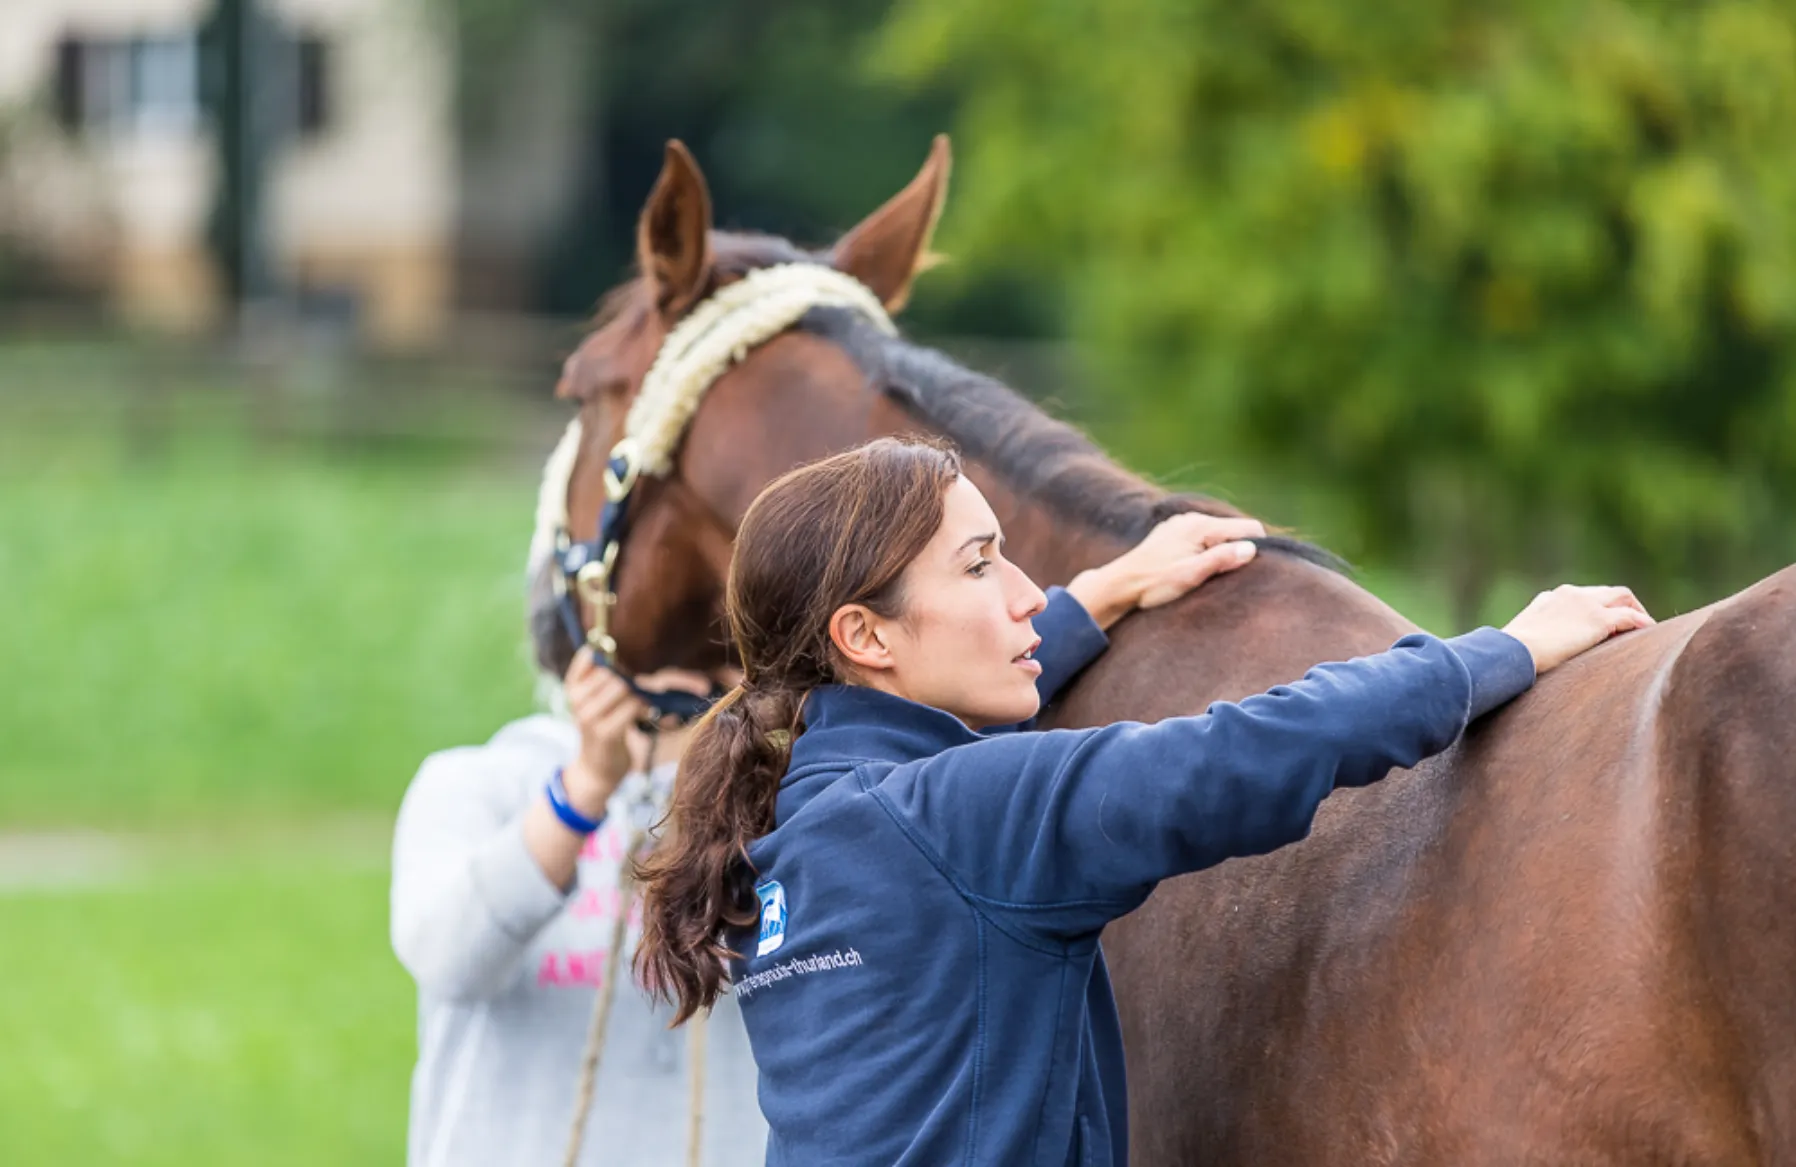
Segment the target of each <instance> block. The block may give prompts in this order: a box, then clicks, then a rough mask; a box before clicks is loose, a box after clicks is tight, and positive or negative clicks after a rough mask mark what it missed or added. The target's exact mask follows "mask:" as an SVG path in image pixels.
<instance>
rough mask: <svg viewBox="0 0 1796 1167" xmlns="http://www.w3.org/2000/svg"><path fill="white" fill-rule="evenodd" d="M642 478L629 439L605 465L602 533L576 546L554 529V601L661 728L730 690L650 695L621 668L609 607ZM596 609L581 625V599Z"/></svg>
mask: <svg viewBox="0 0 1796 1167" xmlns="http://www.w3.org/2000/svg"><path fill="white" fill-rule="evenodd" d="M641 477H642V451H641V449H640V448H639V447H638V446H637V444H636V442H635V441H634V440H633V439H631V438H625V439H624V440H623V441H621V442H619V443H618V444H617V445H616V446H615V447H613V448H612V451H611V456H610V457H609V458H608V459H607V460H606V462H605V505H604V506H603V507H602V508H601V509H600V510H599V524H598V532H597V534H596V535H595V536H594V538H593V539H592V540H591V541H590V542H585V543H580V542H575V541H574V539H573V537H572V536H571V535H570V534H569V533H568V529H567V528H566V527H565V526H563V527H558V528H556V531H555V558H556V562H557V565H558V567H559V568H560V570H559V571H557V572H556V573H555V574H554V575H553V576H552V579H553V580H554V586H555V601H556V605H557V607H558V608H559V610H560V612H561V623H562V626H563V627H564V628H566V629H567V634H568V638H569V639H570V640H571V641H572V642H573V643H574V644H576V645H579V644H582V643H584V644H585V645H587V647H589V648H591V649H592V655H593V660H595V661H597V662H598V664H599V665H600V666H601V667H603V668H606V669H609V670H611V672H613V673H615V674H616V675H617V676H619V677H621V678H623V681H624V684H626V685H628V686H630V691H631V692H632V693H635V694H636V696H638V697H639V698H641V699H642V701H643V703H644V704H646V705H647V706H648V707H649V717H648V721H649V722H650V723H652V724H656V725H659V724H660V723H662V722H664V721H668V720H671V721H673V722H674V723H675V724H676V725H685V724H687V723H689V722H692V721H695V720H697V719H698V718H699V717H701V716H703V715H704V712H705V710H707V709H709V708H710V707H711V706H712V705H713V704H715V703H716V702H717V700H718V699H719V698H720V697H722V696H723V695H724V694H725V693H726V692H728V690H726V689H724V688H723V687H722V686H721V685H717V684H715V683H713V684H712V687H711V692H710V693H709V694H707V695H706V696H703V697H700V696H698V695H697V694H694V693H686V692H682V691H680V690H678V689H671V690H668V691H667V692H664V693H652V692H650V691H649V690H647V689H644V688H643V687H642V686H641V685H638V684H637V683H636V678H635V677H632V676H631V675H630V674H628V673H626V672H624V670H623V669H621V668H619V667H618V664H617V659H616V658H617V641H615V640H613V639H612V638H611V608H612V606H613V605H614V604H616V603H617V592H616V591H615V590H614V588H613V582H614V581H615V580H616V579H617V563H618V559H619V557H620V556H621V555H622V554H623V547H624V537H625V536H626V535H628V534H629V530H630V494H631V492H632V491H634V490H635V488H636V483H637V481H638V480H639V479H640V478H641ZM581 600H585V601H586V603H587V605H588V606H589V607H590V609H591V611H592V626H591V627H589V628H583V627H581V622H580V601H581Z"/></svg>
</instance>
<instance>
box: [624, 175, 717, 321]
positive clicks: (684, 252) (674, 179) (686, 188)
mask: <svg viewBox="0 0 1796 1167" xmlns="http://www.w3.org/2000/svg"><path fill="white" fill-rule="evenodd" d="M710 234H711V196H710V194H709V193H708V192H707V191H706V190H705V176H704V175H703V174H700V173H699V169H698V163H697V162H694V161H693V159H692V155H691V154H690V153H689V152H688V151H687V149H686V147H685V146H684V145H682V144H681V143H680V142H679V141H678V140H672V141H669V142H668V143H667V158H666V160H665V161H663V162H662V164H661V177H659V178H657V179H656V180H655V189H654V190H652V191H650V192H649V200H648V202H646V203H644V204H643V207H642V218H641V219H640V220H638V221H637V224H636V256H637V260H638V262H639V263H640V264H641V266H642V274H643V276H644V278H646V279H647V280H648V281H649V284H650V286H651V287H652V288H653V289H654V293H655V306H656V307H657V308H659V309H660V310H661V312H662V313H663V314H664V315H666V316H669V317H673V316H678V315H680V314H681V313H683V312H685V311H686V309H688V308H690V307H692V305H693V303H694V302H695V301H696V300H697V299H698V298H699V297H700V296H701V295H703V294H704V290H705V279H706V277H707V276H708V275H709V274H710V271H711V246H710Z"/></svg>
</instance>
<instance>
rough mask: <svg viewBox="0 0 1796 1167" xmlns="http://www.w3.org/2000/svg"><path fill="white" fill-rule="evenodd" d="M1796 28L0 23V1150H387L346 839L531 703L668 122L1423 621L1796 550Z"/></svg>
mask: <svg viewBox="0 0 1796 1167" xmlns="http://www.w3.org/2000/svg"><path fill="white" fill-rule="evenodd" d="M1792 125H1796V4H1793V3H1792V2H1791V0H1734V2H1720V3H1697V2H1692V0H1628V2H1617V0H1511V2H1510V3H1508V4H1502V5H1489V4H1473V3H1465V2H1463V0H1409V2H1406V3H1403V4H1398V5H1391V4H1389V3H1377V4H1374V3H1371V2H1370V0H1258V2H1256V3H1254V4H1251V5H1244V4H1241V3H1238V2H1235V0H1227V2H1225V0H1103V2H1101V3H1099V2H1097V0H1092V2H1089V3H1054V4H1041V3H1031V2H1025V0H758V2H757V3H753V4H743V3H725V2H723V0H657V2H653V3H651V2H649V0H5V2H4V4H3V5H0V598H3V599H4V601H5V607H6V613H5V616H4V619H0V661H4V662H5V664H6V666H7V673H8V675H7V678H6V681H5V682H4V684H3V685H0V954H3V956H4V964H3V966H0V967H4V969H5V974H4V976H5V979H4V982H3V984H0V1050H3V1051H4V1056H0V1163H6V1164H39V1163H45V1164H65V1163H66V1164H90V1163H146V1164H149V1163H156V1164H160V1163H169V1164H174V1163H181V1164H212V1163H218V1164H236V1163H244V1162H252V1161H253V1162H256V1163H260V1164H280V1163H293V1164H302V1163H303V1164H317V1163H333V1164H350V1163H393V1162H397V1161H399V1160H400V1159H401V1157H402V1154H403V1149H402V1148H403V1138H404V1124H405V1103H406V1090H407V1073H408V1071H409V1067H410V1062H411V1058H412V1054H413V1028H412V1027H413V1012H412V1010H413V998H412V991H411V985H410V982H409V981H408V980H407V979H406V977H405V975H404V974H403V972H402V971H401V970H400V969H399V967H398V965H397V963H396V962H395V961H394V960H393V958H392V956H391V955H390V952H389V950H388V948H387V943H386V932H385V928H386V869H385V863H386V858H385V850H386V847H387V842H388V832H389V830H390V828H391V822H392V815H393V812H394V810H395V809H396V807H397V803H398V798H399V795H400V793H401V792H402V790H403V789H404V786H405V783H406V782H407V781H408V779H409V778H410V776H411V774H412V772H413V770H414V768H415V766H416V765H417V763H418V761H419V760H420V759H421V758H422V756H423V755H424V754H425V753H427V752H428V751H430V750H433V749H437V748H441V747H444V746H448V745H451V744H456V743H461V742H467V741H473V740H479V739H482V738H484V737H485V736H486V735H487V734H489V733H490V732H491V731H492V730H493V729H494V728H496V727H497V726H498V725H499V724H501V723H502V722H503V721H504V720H505V719H507V718H509V717H512V716H516V715H518V714H520V713H522V712H525V711H526V710H527V709H528V708H529V707H530V704H531V678H530V673H529V670H528V667H527V664H526V655H525V652H524V649H523V635H522V633H523V627H522V621H521V615H522V600H521V578H520V577H521V569H522V560H523V554H524V548H525V545H526V542H527V540H528V524H529V517H530V514H531V505H532V501H533V491H534V487H535V480H536V476H537V473H538V470H539V468H540V465H541V462H542V460H543V458H544V457H545V456H546V454H547V451H548V449H549V447H550V445H551V444H552V442H553V438H554V436H555V434H556V433H557V432H558V431H559V429H560V427H561V426H562V424H563V423H564V422H565V420H566V418H567V411H566V409H565V407H563V406H561V405H560V404H558V403H556V402H554V401H553V400H552V398H551V388H552V386H553V383H554V378H555V373H556V370H557V368H558V365H559V362H560V360H561V358H562V357H563V356H564V355H565V354H566V353H567V352H568V351H569V350H570V349H571V347H572V346H573V344H574V343H575V342H576V341H577V339H578V337H579V336H580V334H581V326H582V321H583V319H585V318H586V317H587V316H588V315H589V314H590V312H591V310H592V308H593V306H594V305H595V303H596V302H597V300H598V298H599V297H600V295H601V294H602V293H603V292H604V291H605V290H606V289H607V288H609V287H611V286H612V285H614V284H615V283H617V282H618V281H619V280H620V279H622V278H624V277H625V276H626V275H627V274H628V269H629V265H630V261H631V258H632V254H631V248H632V241H633V237H634V236H633V232H634V222H635V216H636V212H637V210H638V208H639V207H640V205H641V202H642V200H643V198H644V196H645V195H646V193H647V191H648V189H649V186H650V185H651V183H652V181H653V179H654V176H655V173H656V171H657V169H658V167H659V165H660V159H661V152H662V146H663V143H664V142H665V140H666V139H668V138H669V137H679V138H681V139H683V140H684V141H685V142H686V143H687V144H688V145H690V146H691V147H692V148H693V150H694V152H695V153H696V155H697V156H698V158H699V160H700V162H701V164H702V165H703V167H704V168H705V171H706V174H707V176H708V178H709V181H710V184H711V189H712V196H713V200H714V203H715V207H716V210H717V215H718V222H719V225H721V226H727V227H739V228H741V227H747V228H758V229H764V230H770V231H775V232H778V233H782V234H786V235H789V236H791V237H793V238H795V239H796V240H798V241H800V242H802V243H806V244H813V245H815V244H824V243H827V242H829V241H830V240H832V239H833V238H834V237H835V235H836V234H837V233H838V232H840V231H841V230H843V229H844V228H846V227H848V226H850V225H852V224H853V223H854V222H856V221H857V220H858V219H859V218H860V217H861V216H862V215H864V214H865V213H867V212H868V211H869V210H871V209H872V208H873V207H875V206H877V205H878V204H879V203H880V202H882V201H883V200H884V199H885V198H886V197H888V196H889V195H890V194H892V193H893V192H895V191H896V190H897V189H898V188H899V187H900V186H902V185H903V183H904V182H905V181H907V180H908V179H909V177H910V176H911V175H912V174H913V173H914V172H915V170H916V168H917V167H918V166H919V165H920V163H921V162H922V159H923V157H924V154H925V151H926V149H927V146H928V142H929V139H930V137H931V135H932V134H933V133H935V132H937V131H938V130H949V131H951V132H952V133H953V135H954V145H955V154H956V168H955V173H954V183H953V187H952V191H951V195H950V199H949V204H948V208H947V212H946V215H945V217H944V219H943V222H942V227H941V231H940V234H939V235H938V237H937V245H938V248H939V249H940V250H943V251H945V252H946V253H947V254H948V255H949V256H951V257H952V262H951V263H949V264H948V265H946V266H945V267H942V268H939V269H937V270H936V271H933V272H932V273H930V274H929V275H928V276H927V277H926V278H924V279H923V280H922V281H921V283H920V285H919V288H918V292H917V296H916V298H915V300H914V302H913V305H912V307H911V308H910V309H909V311H908V312H907V314H906V317H905V323H906V325H907V327H908V328H909V329H910V330H911V332H912V333H913V335H916V336H918V337H921V338H922V339H924V340H926V341H928V342H929V343H933V344H937V345H940V346H942V347H944V348H947V349H948V350H950V351H951V352H954V353H955V354H957V355H959V356H960V357H962V359H964V360H965V361H967V362H968V363H970V364H972V365H974V366H976V367H979V368H982V369H985V370H987V371H991V372H994V373H997V374H999V375H1001V376H1003V377H1005V378H1006V379H1007V380H1009V381H1010V383H1012V384H1013V385H1015V386H1017V387H1018V388H1019V389H1021V390H1023V391H1024V392H1026V393H1029V394H1030V395H1032V396H1034V397H1036V398H1037V399H1039V400H1042V401H1043V402H1045V403H1047V404H1048V406H1049V408H1050V409H1052V410H1053V411H1054V412H1056V413H1057V414H1059V415H1061V416H1064V417H1068V418H1071V419H1073V420H1076V421H1077V422H1079V423H1080V424H1082V425H1084V426H1086V427H1087V428H1088V429H1089V430H1090V431H1091V432H1092V433H1093V434H1094V436H1096V437H1097V438H1098V439H1099V440H1100V441H1101V442H1103V443H1104V444H1105V445H1106V446H1107V447H1108V448H1109V449H1111V450H1112V451H1113V452H1114V453H1115V454H1116V456H1117V457H1118V458H1119V460H1121V461H1122V462H1124V463H1125V464H1127V465H1129V466H1130V467H1132V468H1134V469H1136V470H1138V471H1140V472H1142V473H1144V474H1146V475H1148V476H1150V477H1152V478H1154V479H1155V480H1156V481H1159V482H1162V483H1164V484H1166V485H1168V486H1176V487H1182V488H1193V489H1201V490H1206V491H1209V492H1212V493H1215V494H1218V495H1221V496H1223V497H1226V498H1229V499H1231V500H1233V501H1235V502H1236V503H1238V504H1239V505H1241V506H1243V507H1245V508H1246V509H1248V510H1250V511H1252V512H1253V513H1255V514H1257V515H1259V516H1261V517H1264V518H1266V519H1268V520H1269V521H1272V522H1276V523H1280V524H1284V525H1287V526H1290V527H1293V528H1295V529H1296V530H1297V531H1299V532H1300V533H1301V534H1303V535H1305V536H1307V537H1309V538H1311V539H1314V540H1316V541H1318V542H1321V543H1323V544H1325V545H1327V546H1329V547H1331V548H1333V549H1334V550H1336V551H1338V552H1340V553H1342V554H1343V555H1345V556H1346V557H1348V558H1349V559H1350V560H1351V561H1353V562H1354V563H1355V564H1356V565H1357V566H1358V567H1359V568H1360V569H1361V573H1362V574H1361V578H1362V580H1363V581H1364V582H1365V583H1366V584H1367V586H1369V587H1371V588H1372V589H1373V590H1374V591H1377V592H1378V593H1379V594H1381V595H1383V596H1385V597H1386V598H1387V599H1389V600H1390V601H1391V602H1392V603H1394V604H1396V605H1397V606H1398V607H1399V608H1400V609H1401V610H1403V611H1405V612H1406V613H1408V614H1409V615H1410V616H1411V617H1412V618H1413V619H1415V620H1416V621H1417V622H1419V623H1420V624H1422V625H1423V626H1425V627H1428V628H1430V629H1432V630H1434V631H1439V632H1452V631H1458V630H1461V629H1463V628H1465V627H1469V626H1471V625H1473V624H1475V623H1477V622H1479V621H1481V620H1491V619H1501V618H1504V617H1506V616H1508V615H1509V614H1511V613H1512V612H1513V611H1514V610H1515V609H1516V608H1517V607H1519V606H1520V604H1521V603H1522V602H1523V601H1524V600H1525V598H1526V597H1527V596H1528V595H1530V594H1532V592H1534V591H1536V590H1538V589H1539V588H1541V587H1544V586H1548V585H1550V584H1553V583H1557V582H1560V581H1562V580H1568V579H1570V580H1582V581H1587V582H1596V581H1622V582H1628V583H1631V584H1633V585H1634V586H1635V587H1636V589H1637V590H1638V591H1639V592H1640V594H1641V595H1642V596H1643V598H1644V599H1645V600H1646V601H1647V603H1648V604H1649V606H1650V607H1652V608H1653V609H1654V610H1655V611H1656V612H1657V613H1658V614H1660V615H1662V616H1663V615H1669V614H1671V613H1673V612H1676V611H1681V610H1687V609H1689V608H1691V607H1695V606H1699V605H1701V604H1704V603H1707V602H1710V601H1712V600H1715V599H1718V598H1720V597H1722V596H1723V595H1726V594H1728V593H1729V592H1731V591H1733V590H1736V589H1738V588H1739V587H1742V586H1744V585H1746V584H1747V583H1749V582H1751V581H1752V580H1754V579H1756V578H1758V577H1760V576H1762V575H1764V574H1766V573H1768V572H1770V571H1772V570H1775V569H1777V568H1779V567H1782V566H1783V565H1785V564H1786V563H1789V562H1791V561H1792V560H1796V524H1793V523H1792V522H1791V520H1790V519H1789V517H1788V514H1787V512H1788V509H1789V506H1790V503H1791V502H1792V500H1793V499H1796V152H1793V151H1792V149H1791V147H1790V143H1789V134H1788V131H1789V127H1791V126H1792Z"/></svg>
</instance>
